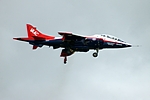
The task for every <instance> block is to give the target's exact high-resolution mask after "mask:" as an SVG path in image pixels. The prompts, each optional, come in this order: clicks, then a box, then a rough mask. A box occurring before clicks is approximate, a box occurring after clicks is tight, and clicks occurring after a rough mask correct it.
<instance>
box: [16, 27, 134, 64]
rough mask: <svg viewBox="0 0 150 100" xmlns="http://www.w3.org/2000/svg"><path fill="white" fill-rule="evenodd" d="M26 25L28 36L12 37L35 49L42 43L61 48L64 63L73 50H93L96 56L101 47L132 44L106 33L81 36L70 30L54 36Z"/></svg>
mask: <svg viewBox="0 0 150 100" xmlns="http://www.w3.org/2000/svg"><path fill="white" fill-rule="evenodd" d="M26 26H27V33H28V37H25V38H13V39H15V40H19V41H25V42H28V43H29V44H31V45H33V49H37V48H38V47H42V46H44V45H45V46H49V47H50V46H52V47H53V49H58V48H63V49H62V51H61V54H60V57H64V64H66V62H67V56H70V55H72V54H73V53H75V52H88V51H89V50H95V51H96V52H94V53H93V57H97V56H98V52H99V50H101V49H106V48H126V47H131V46H132V45H131V44H129V43H126V42H124V41H122V40H121V39H119V38H116V37H114V36H111V35H106V34H102V35H92V36H82V35H77V34H74V33H72V32H58V34H59V35H61V37H54V36H49V35H46V34H43V33H41V32H40V31H38V30H37V29H36V27H34V26H32V25H30V24H26Z"/></svg>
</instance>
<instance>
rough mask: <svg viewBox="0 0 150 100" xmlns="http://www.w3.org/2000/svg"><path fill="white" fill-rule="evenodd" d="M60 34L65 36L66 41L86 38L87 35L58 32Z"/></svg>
mask: <svg viewBox="0 0 150 100" xmlns="http://www.w3.org/2000/svg"><path fill="white" fill-rule="evenodd" d="M58 34H59V35H61V36H63V40H64V41H68V40H82V39H85V38H86V37H85V36H81V35H76V34H73V33H72V32H58Z"/></svg>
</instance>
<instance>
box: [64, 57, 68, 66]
mask: <svg viewBox="0 0 150 100" xmlns="http://www.w3.org/2000/svg"><path fill="white" fill-rule="evenodd" d="M66 63H67V57H66V56H65V58H64V64H66Z"/></svg>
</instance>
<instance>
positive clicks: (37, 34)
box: [26, 24, 55, 40]
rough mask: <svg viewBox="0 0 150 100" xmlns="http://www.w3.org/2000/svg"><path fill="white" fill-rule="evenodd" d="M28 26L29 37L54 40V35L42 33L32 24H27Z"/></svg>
mask: <svg viewBox="0 0 150 100" xmlns="http://www.w3.org/2000/svg"><path fill="white" fill-rule="evenodd" d="M26 26H27V32H28V38H35V39H42V40H43V39H44V40H52V39H54V38H55V37H54V36H48V35H45V34H42V33H41V32H40V31H38V30H37V29H36V27H33V26H32V25H30V24H26Z"/></svg>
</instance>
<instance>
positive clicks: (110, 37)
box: [101, 34, 125, 43]
mask: <svg viewBox="0 0 150 100" xmlns="http://www.w3.org/2000/svg"><path fill="white" fill-rule="evenodd" d="M101 36H102V37H106V38H109V39H113V40H116V41H120V42H124V43H125V41H123V40H121V39H118V38H117V37H114V36H111V35H106V34H102V35H101Z"/></svg>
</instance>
